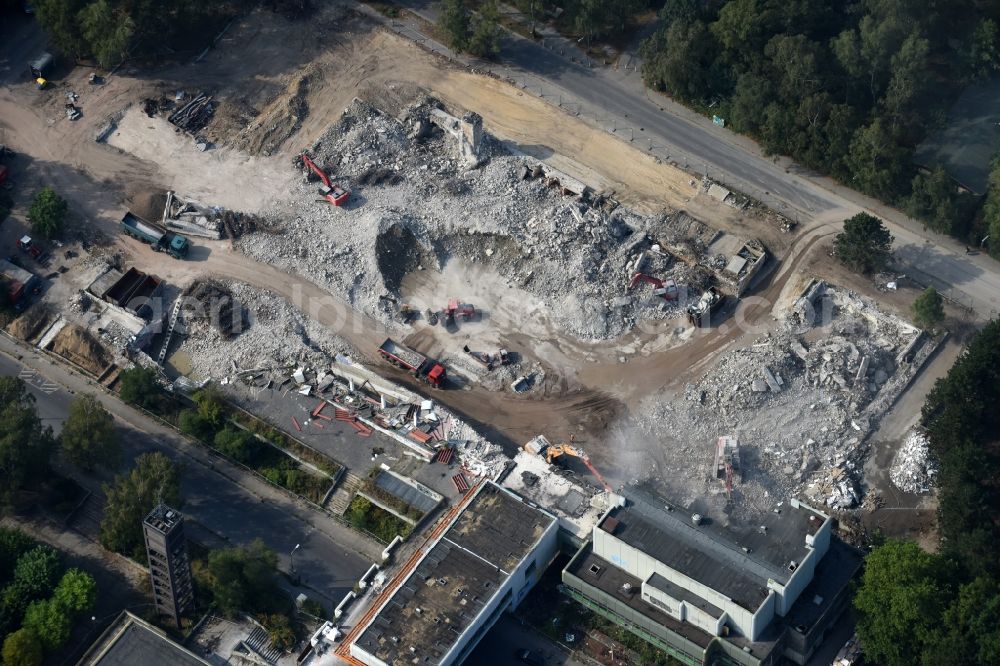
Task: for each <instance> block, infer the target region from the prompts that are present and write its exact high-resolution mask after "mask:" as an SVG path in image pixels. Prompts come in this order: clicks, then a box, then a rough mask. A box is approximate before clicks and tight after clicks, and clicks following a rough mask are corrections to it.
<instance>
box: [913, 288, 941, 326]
mask: <svg viewBox="0 0 1000 666" xmlns="http://www.w3.org/2000/svg"><path fill="white" fill-rule="evenodd" d="M913 321H914V322H915V323H916V324H917V326H919V327H920V328H926V329H932V328H934V327H935V326H937V325H938V324H940V323H941V322H942V321H944V299H942V298H941V294H939V293H938V292H937V289H935V288H934V287H927V289H925V290H924V291H923V293H922V294H920V295H919V296H917V299H916V300H915V301H913Z"/></svg>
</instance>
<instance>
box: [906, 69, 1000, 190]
mask: <svg viewBox="0 0 1000 666" xmlns="http://www.w3.org/2000/svg"><path fill="white" fill-rule="evenodd" d="M998 102H1000V77H998V78H994V79H991V80H989V81H984V82H982V83H977V84H974V85H971V86H969V87H968V88H966V89H965V90H964V91H963V92H962V94H961V96H959V98H958V100H956V101H955V104H954V105H953V106H952V107H951V110H950V111H949V112H948V122H947V124H946V125H945V126H944V128H942V129H941V130H940V131H939V132H937V133H936V134H934V135H933V136H930V137H928V138H927V139H926V140H925V141H924V142H923V143H921V144H920V145H919V146H917V150H916V152H915V153H914V157H913V160H914V162H915V163H916V164H917V165H918V166H921V167H924V168H926V169H933V168H935V167H937V166H941V167H943V168H944V170H945V171H946V172H947V173H948V175H949V176H951V178H952V180H954V181H955V182H956V183H957V184H958V185H959V186H960V187H961V188H962V189H964V190H966V191H968V192H971V193H972V194H975V195H983V194H985V193H986V188H987V186H988V184H989V177H990V167H991V164H992V162H993V158H994V157H995V156H996V155H997V154H998V153H1000V106H998Z"/></svg>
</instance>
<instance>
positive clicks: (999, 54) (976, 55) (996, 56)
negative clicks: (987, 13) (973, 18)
mask: <svg viewBox="0 0 1000 666" xmlns="http://www.w3.org/2000/svg"><path fill="white" fill-rule="evenodd" d="M963 56H964V59H965V66H966V67H967V68H968V71H969V73H970V75H971V76H972V78H974V79H986V78H989V77H990V76H992V75H993V74H995V73H996V72H998V71H1000V32H998V30H997V24H996V21H994V20H993V19H991V18H988V19H985V20H983V21H978V22H977V23H976V27H975V29H974V30H973V31H972V34H971V35H970V36H969V38H968V40H966V44H965V49H964V53H963Z"/></svg>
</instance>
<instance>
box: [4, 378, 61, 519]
mask: <svg viewBox="0 0 1000 666" xmlns="http://www.w3.org/2000/svg"><path fill="white" fill-rule="evenodd" d="M53 445H54V439H53V437H52V429H51V428H49V427H42V421H41V419H39V418H38V413H37V412H36V411H35V397H34V396H33V395H31V394H30V393H28V389H27V386H26V385H25V383H24V382H23V381H22V380H21V379H20V378H18V377H0V478H3V480H4V483H3V484H2V486H0V503H6V502H9V501H10V499H11V498H12V496H13V493H14V491H16V490H18V489H20V488H22V487H24V486H25V484H27V483H28V482H30V481H35V480H37V479H40V478H42V477H44V475H45V474H46V472H47V471H48V469H49V457H50V455H51V453H52V448H53Z"/></svg>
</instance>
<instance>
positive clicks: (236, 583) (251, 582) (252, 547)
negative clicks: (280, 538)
mask: <svg viewBox="0 0 1000 666" xmlns="http://www.w3.org/2000/svg"><path fill="white" fill-rule="evenodd" d="M277 565H278V556H277V555H275V554H274V552H273V551H271V550H270V549H268V547H267V546H265V545H264V542H263V541H261V540H260V539H257V540H255V541H253V542H251V543H250V544H249V545H247V546H239V547H236V548H224V549H221V550H214V551H212V552H211V553H209V556H208V566H207V567H206V569H205V570H204V571H203V572H202V573H201V577H202V579H201V581H200V582H201V584H202V585H203V586H204V587H206V588H207V589H208V590H209V592H210V593H211V595H212V599H213V600H214V601H215V604H216V606H217V607H218V608H219V610H220V611H221V612H222V613H223V614H224V615H226V616H227V617H234V616H235V615H236V614H237V613H239V612H245V613H251V614H258V613H281V612H286V611H287V610H288V606H289V603H288V598H287V597H286V596H285V595H284V594H283V593H282V591H281V588H280V587H279V586H278V582H277V579H276V569H275V568H276V567H277Z"/></svg>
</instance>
